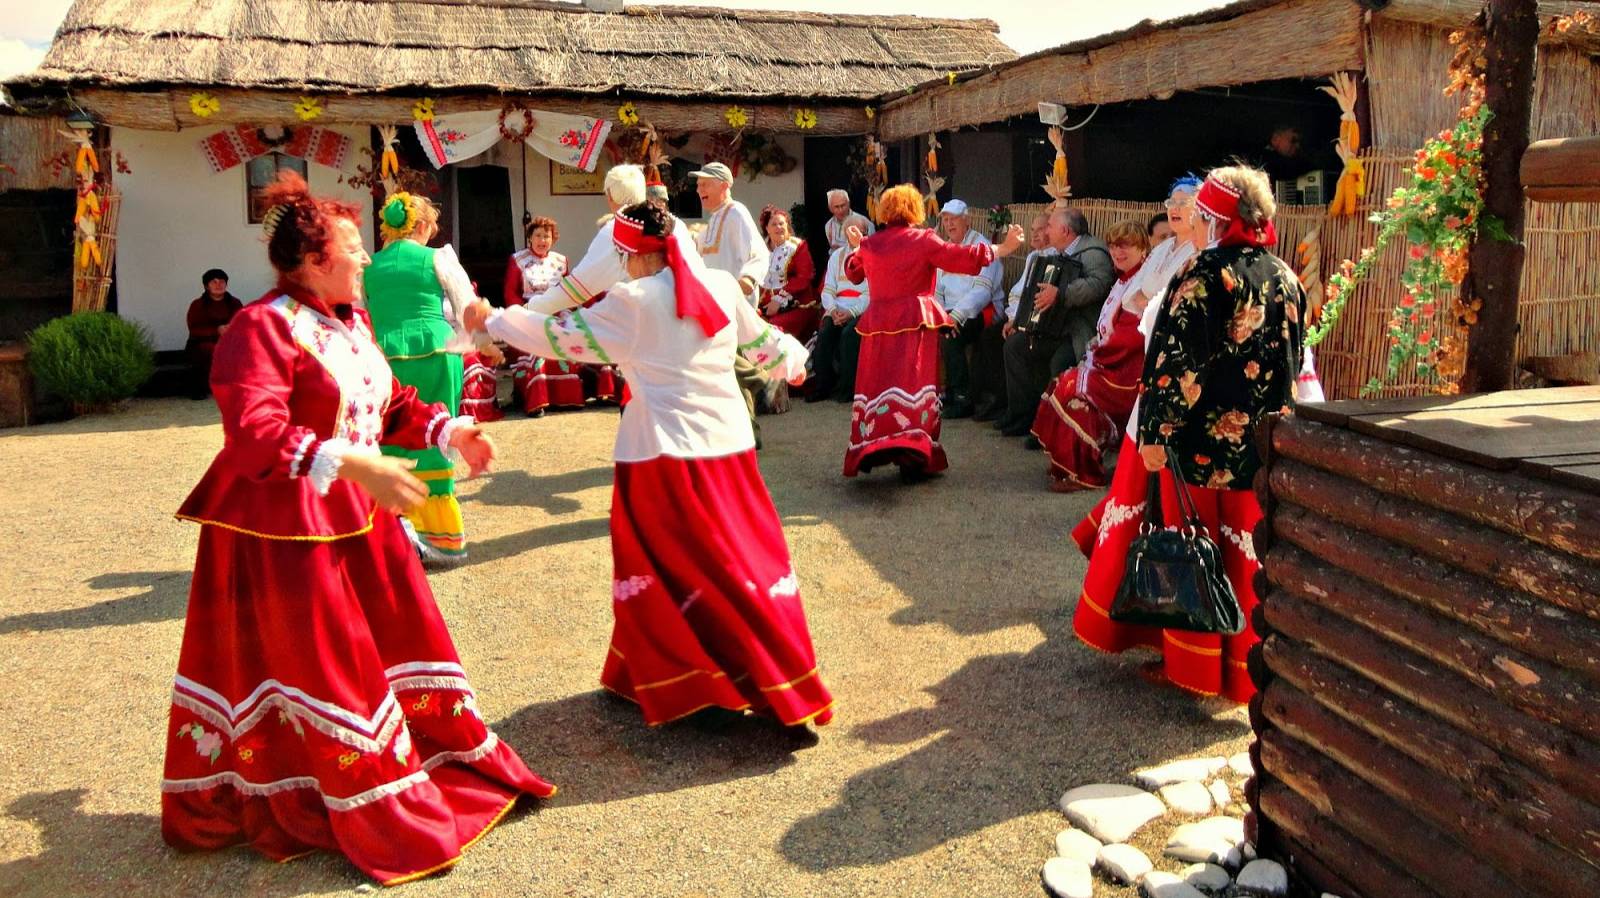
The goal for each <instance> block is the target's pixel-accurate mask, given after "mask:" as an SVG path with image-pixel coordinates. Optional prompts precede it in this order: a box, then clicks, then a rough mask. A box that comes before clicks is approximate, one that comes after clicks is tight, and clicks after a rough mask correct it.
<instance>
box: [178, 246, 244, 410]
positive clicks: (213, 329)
mask: <svg viewBox="0 0 1600 898" xmlns="http://www.w3.org/2000/svg"><path fill="white" fill-rule="evenodd" d="M200 285H201V286H202V287H204V288H205V290H204V292H202V293H201V294H200V295H199V297H197V298H196V299H195V301H194V302H191V303H189V315H188V325H189V341H188V342H187V343H186V344H184V351H185V352H186V353H188V356H189V369H190V381H189V395H191V396H193V397H194V398H195V399H204V398H206V397H207V396H209V395H210V393H211V357H212V356H213V355H215V354H216V351H217V341H218V340H220V339H222V335H223V334H224V333H225V332H226V331H227V330H228V324H229V322H231V321H233V316H235V315H237V314H239V310H240V309H243V308H244V303H241V302H240V301H239V298H238V297H236V296H234V295H233V294H232V293H229V292H228V273H227V272H226V271H223V270H222V269H220V268H213V269H211V270H209V271H207V272H206V273H205V274H202V275H200Z"/></svg>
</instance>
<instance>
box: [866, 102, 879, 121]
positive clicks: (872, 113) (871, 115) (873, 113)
mask: <svg viewBox="0 0 1600 898" xmlns="http://www.w3.org/2000/svg"><path fill="white" fill-rule="evenodd" d="M863 111H864V112H866V114H867V121H869V122H870V121H872V120H873V119H875V118H877V117H878V110H877V109H875V108H873V107H871V106H868V107H866V109H864V110H863Z"/></svg>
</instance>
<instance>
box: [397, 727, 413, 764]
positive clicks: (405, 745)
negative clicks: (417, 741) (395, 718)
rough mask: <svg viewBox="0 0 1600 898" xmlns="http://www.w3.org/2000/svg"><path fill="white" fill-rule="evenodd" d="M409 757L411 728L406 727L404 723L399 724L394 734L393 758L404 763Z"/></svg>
mask: <svg viewBox="0 0 1600 898" xmlns="http://www.w3.org/2000/svg"><path fill="white" fill-rule="evenodd" d="M409 757H411V730H409V729H407V728H406V725H405V724H401V725H400V729H398V730H396V731H395V734H394V759H395V760H396V761H399V762H400V763H402V764H404V763H405V762H406V759H407V758H409Z"/></svg>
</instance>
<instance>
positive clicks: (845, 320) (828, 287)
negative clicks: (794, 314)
mask: <svg viewBox="0 0 1600 898" xmlns="http://www.w3.org/2000/svg"><path fill="white" fill-rule="evenodd" d="M853 252H855V250H853V249H851V248H850V244H848V243H846V244H845V245H844V246H841V247H839V248H838V249H836V250H834V251H833V255H831V256H829V257H828V270H827V272H826V273H825V274H824V275H823V278H822V327H821V328H820V329H819V330H818V331H817V344H816V348H815V349H814V350H813V351H812V353H811V364H812V373H811V377H810V378H808V379H807V382H806V384H807V391H806V401H807V402H821V401H822V400H824V399H828V398H832V399H833V401H835V402H849V401H851V400H853V399H854V398H855V394H856V357H857V356H858V355H859V354H860V353H861V335H860V334H858V333H856V319H858V318H860V317H861V313H862V312H865V311H866V310H867V302H868V300H869V299H870V297H869V296H868V290H867V284H866V282H865V281H862V282H861V283H859V284H855V283H851V282H850V279H849V278H847V277H845V274H844V264H845V261H846V260H847V259H848V258H849V257H850V254H851V253H853Z"/></svg>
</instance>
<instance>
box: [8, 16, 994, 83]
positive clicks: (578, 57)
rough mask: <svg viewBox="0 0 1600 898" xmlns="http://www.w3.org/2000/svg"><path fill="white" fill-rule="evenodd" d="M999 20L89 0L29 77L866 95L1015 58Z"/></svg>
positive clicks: (68, 21)
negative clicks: (1001, 36) (1000, 32)
mask: <svg viewBox="0 0 1600 898" xmlns="http://www.w3.org/2000/svg"><path fill="white" fill-rule="evenodd" d="M997 31H998V28H997V26H996V25H995V24H994V22H992V21H989V20H984V19H974V20H952V19H925V18H919V17H915V16H852V15H823V14H816V13H803V12H749V11H742V10H724V9H716V8H709V7H671V6H654V7H633V8H626V9H624V11H622V12H619V13H601V12H592V11H590V10H588V9H586V8H584V7H583V6H582V5H580V4H577V3H557V2H547V0H468V2H449V0H76V2H75V3H74V4H73V6H72V9H71V10H70V11H69V12H68V13H67V17H66V20H65V21H64V22H63V23H62V25H61V29H60V30H59V31H58V32H57V34H56V38H55V41H54V43H53V44H52V45H51V47H50V51H49V53H48V55H46V57H45V59H44V62H43V63H42V64H41V65H40V67H39V69H38V71H37V72H36V73H34V74H32V75H30V76H27V77H25V78H23V79H18V84H19V86H22V85H23V84H28V85H41V86H43V85H49V84H66V85H73V84H80V85H81V84H91V83H92V84H96V85H100V86H117V87H126V88H135V87H155V86H187V85H194V86H205V87H236V88H247V89H250V88H278V89H289V90H316V91H337V92H349V93H368V92H379V91H396V90H407V89H411V90H416V89H426V90H428V91H430V92H436V93H445V92H450V91H467V90H480V89H489V90H494V91H503V92H510V93H538V92H550V91H558V92H563V93H578V94H597V93H605V92H609V91H614V90H622V89H625V90H626V91H627V92H629V93H630V94H643V95H657V96H694V95H716V96H725V97H741V98H765V97H797V98H805V97H809V98H815V99H817V100H819V101H826V100H828V99H836V100H858V99H866V98H872V97H876V96H878V95H880V94H884V93H887V92H890V91H896V90H903V89H905V88H906V87H909V86H910V85H912V84H916V83H919V82H923V81H929V80H932V79H934V78H938V77H943V76H944V75H945V74H946V73H947V72H950V71H956V72H961V71H967V70H970V69H974V68H978V67H981V66H985V65H990V64H995V63H999V62H1004V61H1005V60H1008V59H1012V58H1014V57H1015V56H1016V54H1015V52H1013V51H1012V50H1011V49H1010V48H1009V47H1007V46H1006V45H1005V44H1004V43H1002V42H1001V41H1000V39H999V37H998V35H997V33H996V32H997Z"/></svg>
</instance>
